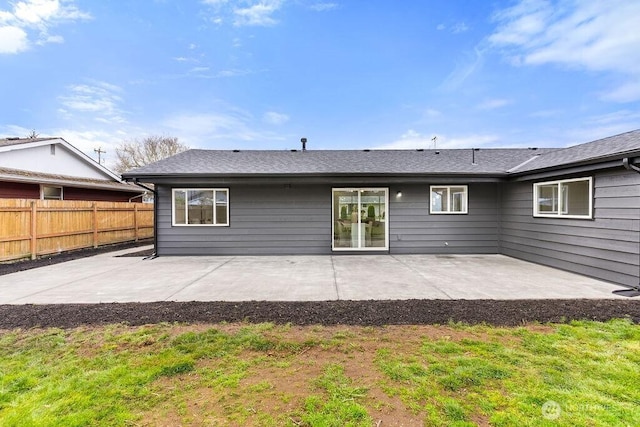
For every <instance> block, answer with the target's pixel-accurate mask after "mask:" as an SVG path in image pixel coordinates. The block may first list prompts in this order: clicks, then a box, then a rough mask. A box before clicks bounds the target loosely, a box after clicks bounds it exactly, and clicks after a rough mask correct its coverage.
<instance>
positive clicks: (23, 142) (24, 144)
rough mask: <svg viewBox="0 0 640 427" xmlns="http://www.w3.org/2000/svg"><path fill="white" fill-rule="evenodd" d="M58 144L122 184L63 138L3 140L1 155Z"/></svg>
mask: <svg viewBox="0 0 640 427" xmlns="http://www.w3.org/2000/svg"><path fill="white" fill-rule="evenodd" d="M51 144H58V145H61V146H63V147H64V148H66V149H67V150H68V151H69V152H71V153H72V154H73V155H75V156H76V157H77V158H78V159H79V160H80V161H82V162H83V163H84V164H86V165H87V166H89V167H91V168H93V169H96V170H97V171H99V172H100V173H102V174H104V175H107V176H108V177H110V178H112V179H113V180H115V181H117V182H122V179H121V177H120V175H118V174H117V173H115V172H113V171H111V170H110V169H108V168H106V167H104V166H102V165H101V164H99V163H98V162H96V161H95V160H93V159H92V158H91V157H89V156H87V155H86V154H85V153H83V152H82V151H80V150H79V149H78V148H76V147H74V146H73V145H71V144H69V143H68V142H67V141H65V140H64V139H63V138H60V137H48V138H2V139H0V153H3V152H8V151H15V150H24V149H29V148H33V147H40V146H43V145H51Z"/></svg>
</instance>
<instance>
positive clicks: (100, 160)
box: [93, 147, 106, 164]
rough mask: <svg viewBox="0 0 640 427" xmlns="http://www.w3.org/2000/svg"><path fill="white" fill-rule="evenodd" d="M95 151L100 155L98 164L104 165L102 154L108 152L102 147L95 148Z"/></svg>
mask: <svg viewBox="0 0 640 427" xmlns="http://www.w3.org/2000/svg"><path fill="white" fill-rule="evenodd" d="M93 151H95V152H96V153H98V164H102V154H103V153H106V151H104V150H103V149H102V147H98V148H94V149H93Z"/></svg>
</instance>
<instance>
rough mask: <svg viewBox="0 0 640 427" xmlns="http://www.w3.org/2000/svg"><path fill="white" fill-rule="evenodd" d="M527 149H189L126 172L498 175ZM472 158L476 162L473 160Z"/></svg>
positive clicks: (525, 156) (518, 160)
mask: <svg viewBox="0 0 640 427" xmlns="http://www.w3.org/2000/svg"><path fill="white" fill-rule="evenodd" d="M533 153H536V151H533V150H529V149H481V150H477V151H475V152H474V151H472V150H471V149H463V150H424V151H418V150H307V151H300V150H298V151H293V152H292V151H273V150H271V151H259V150H250V151H219V150H188V151H185V152H183V153H180V154H177V155H175V156H173V157H170V158H167V159H164V160H161V161H159V162H156V163H153V164H150V165H147V166H143V167H141V168H138V169H134V170H132V171H129V172H126V173H124V174H123V176H124V177H137V176H149V175H181V176H183V175H305V174H310V175H334V174H335V175H342V174H345V175H351V174H392V175H398V174H432V173H433V174H438V173H453V174H456V173H460V174H469V173H471V174H503V173H505V172H506V171H507V170H508V169H510V168H512V167H514V166H516V165H518V164H520V163H522V162H524V161H526V160H528V159H529V158H531V156H532V155H533ZM473 159H475V164H474V163H473Z"/></svg>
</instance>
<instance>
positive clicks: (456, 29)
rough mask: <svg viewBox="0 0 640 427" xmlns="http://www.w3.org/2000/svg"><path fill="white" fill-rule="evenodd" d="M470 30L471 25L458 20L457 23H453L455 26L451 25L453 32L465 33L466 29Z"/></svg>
mask: <svg viewBox="0 0 640 427" xmlns="http://www.w3.org/2000/svg"><path fill="white" fill-rule="evenodd" d="M468 30H469V26H468V25H467V24H465V23H464V22H458V23H456V24H455V25H453V27H451V32H452V33H453V34H460V33H464V32H465V31H468Z"/></svg>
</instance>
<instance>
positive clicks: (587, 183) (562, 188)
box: [533, 177, 593, 219]
mask: <svg viewBox="0 0 640 427" xmlns="http://www.w3.org/2000/svg"><path fill="white" fill-rule="evenodd" d="M533 216H536V217H547V218H581V219H591V218H593V178H591V177H587V178H575V179H562V180H558V181H548V182H537V183H534V184H533Z"/></svg>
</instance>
